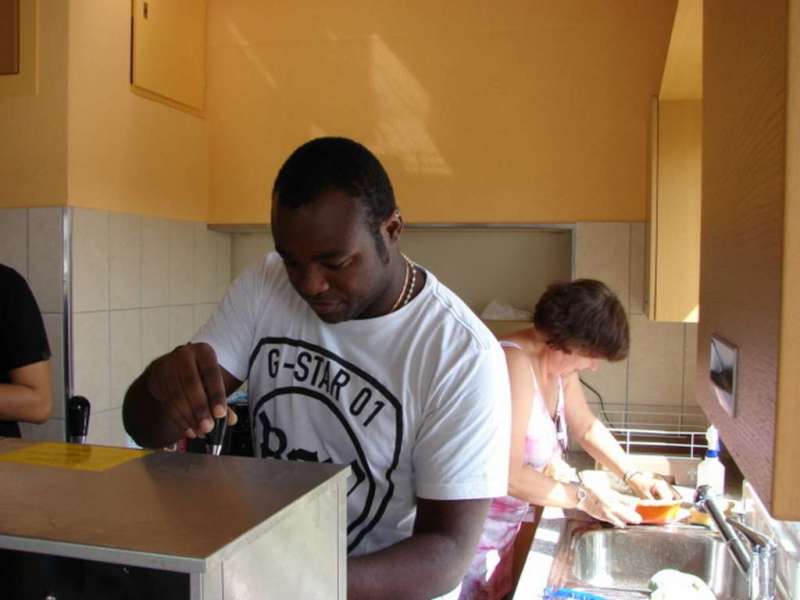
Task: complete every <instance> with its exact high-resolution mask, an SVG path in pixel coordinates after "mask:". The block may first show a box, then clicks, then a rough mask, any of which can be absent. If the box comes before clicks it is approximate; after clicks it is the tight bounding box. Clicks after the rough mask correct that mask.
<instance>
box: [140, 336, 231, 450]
mask: <svg viewBox="0 0 800 600" xmlns="http://www.w3.org/2000/svg"><path fill="white" fill-rule="evenodd" d="M145 376H146V380H145V385H146V386H147V391H148V392H149V393H150V395H151V396H152V397H153V398H155V399H156V400H158V401H159V402H160V403H161V405H162V406H163V408H164V413H165V414H166V416H167V418H169V419H170V420H171V421H172V423H173V424H174V426H175V427H176V428H178V429H179V430H180V431H183V432H184V435H185V436H186V437H188V438H195V437H197V436H203V435H205V434H206V433H208V432H209V431H211V430H212V429H213V428H214V419H215V418H219V417H223V416H225V414H226V411H227V402H226V399H225V385H224V383H223V381H222V371H221V370H220V367H219V363H218V362H217V355H216V353H215V352H214V349H213V348H212V347H211V346H209V345H208V344H185V345H183V346H178V347H177V348H175V350H173V351H172V352H170V353H169V354H167V355H165V356H162V357H161V358H159V359H157V360H155V361H154V362H153V363H152V364H151V365H150V367H149V368H148V369H147V371H145ZM230 413H231V414H233V415H234V416H233V419H234V420H235V418H236V416H235V413H233V411H230ZM229 420H230V417H229Z"/></svg>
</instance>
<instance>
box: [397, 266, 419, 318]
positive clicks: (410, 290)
mask: <svg viewBox="0 0 800 600" xmlns="http://www.w3.org/2000/svg"><path fill="white" fill-rule="evenodd" d="M401 254H402V252H401ZM403 258H405V259H406V265H408V267H409V268H410V269H411V285H410V286H408V291H407V292H406V297H405V299H404V300H403V303H402V304H401V305H400V308H402V307H404V306H405V305H406V304H408V302H409V300H411V295H412V294H413V293H414V286H415V285H416V283H417V265H415V264H414V261H413V260H411V259H410V258H408V257H407V256H406V255H405V254H403ZM403 287H404V288H405V286H403Z"/></svg>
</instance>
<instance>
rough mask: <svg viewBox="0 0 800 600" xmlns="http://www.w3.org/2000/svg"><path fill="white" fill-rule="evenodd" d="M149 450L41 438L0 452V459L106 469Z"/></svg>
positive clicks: (98, 469) (72, 467)
mask: <svg viewBox="0 0 800 600" xmlns="http://www.w3.org/2000/svg"><path fill="white" fill-rule="evenodd" d="M150 452H151V451H150V450H131V449H129V448H108V447H105V446H84V445H82V444H64V443H58V442H41V443H38V444H31V445H30V446H26V447H25V448H20V449H19V450H12V451H11V452H6V453H5V454H0V462H14V463H21V464H25V465H38V466H41V467H58V468H61V469H78V470H80V471H106V470H107V469H111V468H113V467H116V466H119V465H121V464H122V463H125V462H128V461H129V460H133V459H135V458H141V457H142V456H147V455H148V454H150Z"/></svg>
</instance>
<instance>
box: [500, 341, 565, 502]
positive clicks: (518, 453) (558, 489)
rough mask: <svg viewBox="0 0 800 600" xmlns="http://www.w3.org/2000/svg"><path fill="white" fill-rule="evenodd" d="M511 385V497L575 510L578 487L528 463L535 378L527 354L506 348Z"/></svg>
mask: <svg viewBox="0 0 800 600" xmlns="http://www.w3.org/2000/svg"><path fill="white" fill-rule="evenodd" d="M503 350H504V352H505V354H506V363H507V365H508V376H509V380H510V383H511V460H510V463H509V473H508V493H509V494H510V495H511V496H514V497H515V498H520V499H521V500H525V501H526V502H529V503H530V504H535V505H537V506H556V507H559V508H575V507H576V506H577V505H578V487H577V486H576V485H573V484H570V483H561V482H559V481H556V480H555V479H553V478H552V477H549V476H547V475H545V474H544V473H540V472H539V471H537V470H536V469H534V468H533V467H531V466H530V465H528V464H526V463H525V460H524V458H525V433H526V431H527V429H528V421H529V420H530V416H531V405H532V403H531V399H532V398H533V390H534V388H533V378H532V377H533V376H532V374H531V366H530V362H529V361H528V358H527V357H526V356H525V354H524V353H523V352H522V351H520V350H518V349H516V348H504V349H503Z"/></svg>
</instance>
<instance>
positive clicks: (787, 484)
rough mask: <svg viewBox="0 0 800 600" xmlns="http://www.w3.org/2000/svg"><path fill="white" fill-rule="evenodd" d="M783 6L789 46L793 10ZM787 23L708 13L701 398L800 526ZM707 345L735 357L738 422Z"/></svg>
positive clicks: (775, 501) (786, 515)
mask: <svg viewBox="0 0 800 600" xmlns="http://www.w3.org/2000/svg"><path fill="white" fill-rule="evenodd" d="M789 4H791V6H792V9H791V10H792V11H793V13H794V18H793V19H791V22H792V23H793V24H794V25H793V27H792V29H791V31H792V33H791V37H792V41H793V43H796V42H797V36H798V33H800V31H798V27H797V20H798V19H797V16H798V14H797V13H798V5H797V3H789ZM787 17H788V14H787V3H786V2H785V1H782V0H769V1H765V2H759V3H757V4H755V3H752V2H749V1H748V0H706V2H705V10H704V24H705V25H704V36H705V40H704V66H703V73H704V105H703V176H702V178H703V200H702V242H701V256H702V264H701V276H700V306H701V314H700V323H699V328H698V369H697V397H698V401H699V402H700V403H701V405H702V406H703V408H704V409H705V411H706V413H707V414H708V416H709V417H710V419H711V420H712V421H713V422H714V423H715V424H716V425H717V426H718V427H719V429H720V432H721V435H722V439H723V441H724V442H725V444H726V445H727V447H728V448H729V450H730V451H731V454H732V455H733V457H734V459H735V460H736V463H737V465H738V466H739V467H740V468H741V470H742V472H743V473H744V475H745V477H746V478H747V479H748V480H750V482H751V483H753V485H754V486H755V488H756V490H757V491H758V493H759V495H760V496H761V498H762V500H764V502H765V504H766V505H767V506H768V507H769V508H770V510H771V512H772V514H773V516H774V517H776V518H780V519H790V520H792V519H800V469H798V468H797V465H796V464H792V463H793V461H795V460H796V457H797V456H798V455H799V454H800V435H798V433H797V431H796V430H797V427H798V425H800V422H798V421H800V419H799V418H798V417H800V411H798V408H797V404H798V397H797V391H798V390H797V388H798V379H797V375H795V373H796V371H797V359H798V349H797V343H795V344H793V345H791V344H790V341H791V340H797V332H798V329H797V328H798V325H797V323H796V319H795V318H793V314H794V313H796V310H797V308H796V307H797V301H798V298H797V296H798V295H800V290H798V286H797V276H798V269H800V265H798V264H797V260H796V256H795V258H794V260H792V256H791V251H792V249H793V248H794V249H796V248H795V246H796V245H797V241H796V235H797V233H798V228H800V220H798V215H797V214H796V213H797V211H796V209H795V208H794V207H795V206H796V204H797V196H798V195H800V194H798V189H797V185H796V184H795V185H794V186H793V187H787V173H788V174H789V175H792V174H793V173H794V174H795V175H794V176H795V177H796V173H797V165H791V164H790V163H787V160H786V158H787V146H788V148H790V149H792V150H793V151H794V150H795V149H796V146H797V144H798V143H800V141H798V139H797V137H798V136H797V132H795V135H794V136H787V118H788V119H790V121H789V122H791V119H796V116H793V115H792V112H791V111H789V112H788V113H787V110H786V107H787V83H790V82H794V83H795V86H796V84H797V79H798V77H800V69H799V67H798V65H797V64H794V63H792V64H791V65H789V64H788V63H787V51H788V47H789V36H788V35H787V33H788V32H787ZM794 127H795V129H796V125H794ZM787 168H788V171H787ZM790 244H793V245H790ZM712 335H719V336H722V337H723V338H726V339H728V340H730V341H731V342H733V343H734V344H735V345H736V346H738V348H739V362H738V379H737V406H736V414H735V416H733V417H732V416H730V415H728V414H727V413H726V412H725V411H724V410H723V408H722V406H721V405H720V404H719V402H718V401H717V399H716V395H715V392H714V388H713V386H712V385H711V383H710V381H709V376H708V367H709V343H710V337H711V336H712ZM792 361H794V364H792ZM779 383H780V387H779ZM776 420H777V423H776Z"/></svg>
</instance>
